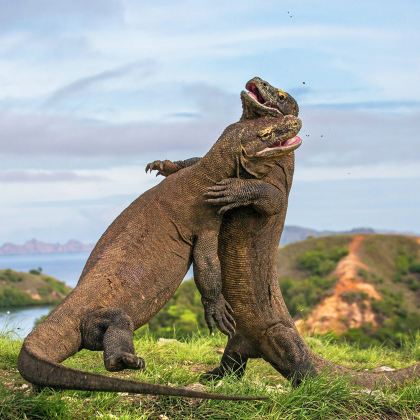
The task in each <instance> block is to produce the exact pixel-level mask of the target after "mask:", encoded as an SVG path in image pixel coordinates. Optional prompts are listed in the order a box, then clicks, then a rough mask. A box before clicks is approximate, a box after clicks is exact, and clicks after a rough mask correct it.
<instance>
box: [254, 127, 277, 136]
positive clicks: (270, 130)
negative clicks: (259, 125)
mask: <svg viewBox="0 0 420 420" xmlns="http://www.w3.org/2000/svg"><path fill="white" fill-rule="evenodd" d="M275 128H276V127H275V126H274V125H269V126H268V127H267V128H264V129H263V130H260V131H259V132H258V137H261V138H267V137H271V136H272V135H273V134H274V130H275Z"/></svg>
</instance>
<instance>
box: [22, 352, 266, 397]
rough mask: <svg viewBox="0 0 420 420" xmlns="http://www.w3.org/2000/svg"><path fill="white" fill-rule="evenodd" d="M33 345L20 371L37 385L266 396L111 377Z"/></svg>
mask: <svg viewBox="0 0 420 420" xmlns="http://www.w3.org/2000/svg"><path fill="white" fill-rule="evenodd" d="M28 347H29V346H27V345H25V344H24V345H23V347H22V349H21V351H20V354H19V361H18V369H19V372H20V374H21V375H22V376H23V377H24V378H25V379H26V380H27V381H29V382H31V383H33V384H34V385H39V386H45V387H49V388H55V389H74V390H81V391H108V392H130V393H134V394H152V395H170V396H175V397H188V398H202V399H212V400H235V401H241V400H263V399H266V397H242V396H229V395H222V394H211V393H208V392H200V391H194V390H191V389H187V388H175V387H170V386H164V385H155V384H149V383H145V382H137V381H129V380H126V379H119V378H111V377H108V376H103V375H97V374H94V373H88V372H82V371H78V370H75V369H70V368H67V367H65V366H62V365H60V364H58V363H55V362H51V361H49V360H46V358H42V357H39V356H37V355H35V354H34V353H33V352H32V351H31V349H30V348H28Z"/></svg>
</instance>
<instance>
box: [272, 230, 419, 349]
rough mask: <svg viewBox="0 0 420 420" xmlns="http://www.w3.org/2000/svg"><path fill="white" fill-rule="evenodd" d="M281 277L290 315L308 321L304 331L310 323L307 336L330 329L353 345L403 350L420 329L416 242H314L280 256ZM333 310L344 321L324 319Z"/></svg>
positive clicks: (374, 238)
mask: <svg viewBox="0 0 420 420" xmlns="http://www.w3.org/2000/svg"><path fill="white" fill-rule="evenodd" d="M356 242H357V243H356ZM350 251H351V252H350ZM349 252H350V253H349ZM278 272H279V282H280V285H281V289H282V291H283V295H284V299H285V301H286V303H287V305H288V307H289V310H290V312H291V314H292V316H293V317H294V318H295V319H302V324H301V325H302V326H305V323H306V324H309V327H308V328H306V330H307V331H311V329H313V330H315V331H316V330H317V328H316V327H318V329H319V330H321V331H322V332H326V330H327V329H328V328H327V327H328V326H330V327H331V328H330V330H332V331H333V332H335V333H336V334H337V335H339V336H340V337H341V338H344V339H347V340H351V341H358V342H362V343H365V344H370V343H372V342H377V343H379V342H380V343H387V344H393V345H399V342H400V340H401V339H403V338H404V337H405V336H406V335H409V334H413V333H415V332H416V331H418V330H419V329H420V243H419V241H418V240H417V239H416V238H412V237H407V236H400V235H344V236H337V237H325V238H319V239H318V238H316V239H315V238H314V239H308V240H306V241H303V242H298V243H294V244H291V245H288V246H286V247H284V248H283V249H281V250H280V251H279V259H278ZM323 306H324V308H323ZM328 311H329V312H330V313H331V312H334V311H340V316H341V319H340V318H339V317H336V319H332V320H330V321H329V320H328V319H327V320H325V319H324V320H322V319H320V318H321V317H322V316H324V317H325V316H326V318H328V316H329V315H330V314H329V313H328ZM332 318H334V317H332Z"/></svg>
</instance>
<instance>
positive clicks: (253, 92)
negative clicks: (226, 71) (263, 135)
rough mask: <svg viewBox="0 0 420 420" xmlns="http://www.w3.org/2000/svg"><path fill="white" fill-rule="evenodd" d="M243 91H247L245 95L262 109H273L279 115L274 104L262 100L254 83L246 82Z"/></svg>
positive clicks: (262, 97)
mask: <svg viewBox="0 0 420 420" xmlns="http://www.w3.org/2000/svg"><path fill="white" fill-rule="evenodd" d="M245 89H246V90H247V92H246V94H247V95H248V96H249V97H250V98H251V99H252V100H253V101H254V102H256V103H257V104H258V105H260V106H262V107H264V108H269V109H274V110H275V111H277V112H279V113H280V110H279V109H278V108H277V107H276V106H275V105H274V104H272V103H270V102H268V101H266V100H265V99H264V96H263V95H262V94H261V92H260V90H259V89H258V87H257V85H256V84H255V83H253V82H248V83H247V84H246V86H245Z"/></svg>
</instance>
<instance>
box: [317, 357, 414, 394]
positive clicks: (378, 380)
mask: <svg viewBox="0 0 420 420" xmlns="http://www.w3.org/2000/svg"><path fill="white" fill-rule="evenodd" d="M311 359H312V363H313V365H314V367H315V371H316V372H317V373H319V372H321V371H327V372H328V371H329V372H333V373H336V374H340V375H346V376H348V377H349V378H350V380H351V382H353V383H354V384H356V385H361V386H365V387H367V388H370V389H373V388H377V387H382V386H386V385H391V386H397V385H401V384H403V383H404V382H407V381H410V380H413V379H416V378H420V363H415V364H414V365H411V366H408V367H406V368H402V369H396V370H392V371H381V372H368V371H355V370H353V369H350V368H346V367H344V366H340V365H336V364H335V363H332V362H330V361H328V360H325V359H323V358H322V357H320V356H318V355H317V354H315V353H311Z"/></svg>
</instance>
